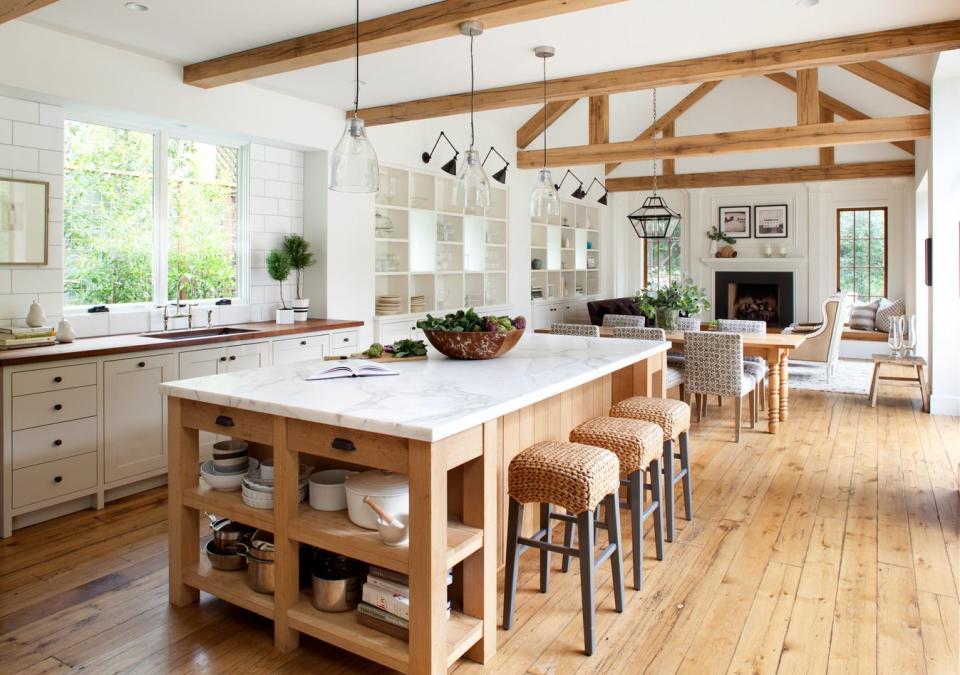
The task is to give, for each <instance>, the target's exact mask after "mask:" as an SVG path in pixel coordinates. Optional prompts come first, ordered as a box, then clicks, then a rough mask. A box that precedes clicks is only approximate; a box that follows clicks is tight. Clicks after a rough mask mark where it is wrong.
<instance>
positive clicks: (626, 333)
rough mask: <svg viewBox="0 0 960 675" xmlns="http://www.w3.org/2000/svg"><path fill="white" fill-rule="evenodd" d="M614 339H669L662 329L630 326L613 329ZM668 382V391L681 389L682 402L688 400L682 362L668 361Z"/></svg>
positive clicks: (661, 340)
mask: <svg viewBox="0 0 960 675" xmlns="http://www.w3.org/2000/svg"><path fill="white" fill-rule="evenodd" d="M608 316H609V315H608ZM613 337H615V338H623V339H628V340H658V341H660V342H663V341H664V340H666V339H667V334H666V332H665V331H664V330H663V329H662V328H631V327H629V326H617V327H616V328H614V329H613ZM666 380H667V384H666V387H667V390H670V389H673V388H674V387H680V400H681V401H686V398H685V397H684V395H685V393H686V392H685V391H684V380H683V361H682V360H681V361H680V362H679V364H677V363H671V362H670V360H669V359H668V360H667V377H666Z"/></svg>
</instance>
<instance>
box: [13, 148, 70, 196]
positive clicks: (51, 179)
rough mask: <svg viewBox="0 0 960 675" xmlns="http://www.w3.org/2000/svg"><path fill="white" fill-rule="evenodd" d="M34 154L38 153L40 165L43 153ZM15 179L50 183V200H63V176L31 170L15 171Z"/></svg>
mask: <svg viewBox="0 0 960 675" xmlns="http://www.w3.org/2000/svg"><path fill="white" fill-rule="evenodd" d="M14 147H16V146H14ZM34 152H37V153H38V158H37V161H38V163H39V152H41V151H38V150H34ZM13 177H14V178H24V179H26V180H40V181H43V182H45V183H50V198H51V199H63V175H62V174H55V173H44V172H40V171H37V170H31V169H27V170H18V169H14V171H13Z"/></svg>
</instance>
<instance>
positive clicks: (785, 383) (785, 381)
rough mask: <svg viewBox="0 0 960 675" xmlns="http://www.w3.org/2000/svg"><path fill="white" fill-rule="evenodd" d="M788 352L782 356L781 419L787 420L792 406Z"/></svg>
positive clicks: (782, 420)
mask: <svg viewBox="0 0 960 675" xmlns="http://www.w3.org/2000/svg"><path fill="white" fill-rule="evenodd" d="M787 361H788V359H787V354H786V353H784V354H782V355H781V356H780V421H781V422H786V421H787V411H788V410H789V408H790V387H789V381H790V380H789V377H788V376H787Z"/></svg>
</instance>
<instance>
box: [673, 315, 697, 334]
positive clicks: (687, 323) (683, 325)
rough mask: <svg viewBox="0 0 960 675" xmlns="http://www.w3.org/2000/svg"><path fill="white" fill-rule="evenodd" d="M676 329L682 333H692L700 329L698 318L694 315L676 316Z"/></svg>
mask: <svg viewBox="0 0 960 675" xmlns="http://www.w3.org/2000/svg"><path fill="white" fill-rule="evenodd" d="M677 330H679V331H683V332H684V333H693V332H696V331H699V330H700V319H698V318H697V317H695V316H681V317H678V318H677Z"/></svg>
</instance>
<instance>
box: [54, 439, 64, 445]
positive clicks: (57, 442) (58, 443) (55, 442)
mask: <svg viewBox="0 0 960 675" xmlns="http://www.w3.org/2000/svg"><path fill="white" fill-rule="evenodd" d="M53 444H54V445H56V446H58V447H59V446H61V445H63V441H62V440H60V439H59V438H58V439H57V440H55V441H54V442H53Z"/></svg>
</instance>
